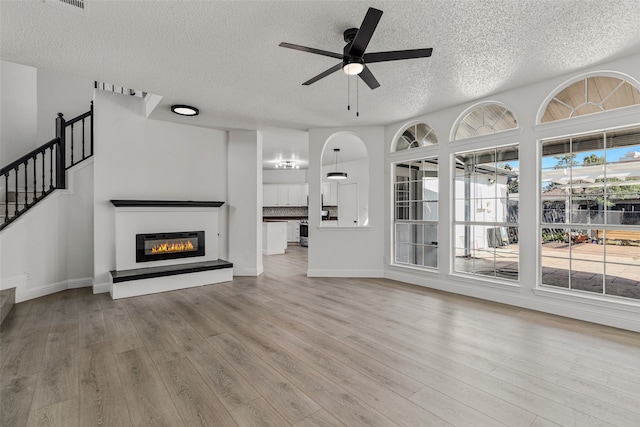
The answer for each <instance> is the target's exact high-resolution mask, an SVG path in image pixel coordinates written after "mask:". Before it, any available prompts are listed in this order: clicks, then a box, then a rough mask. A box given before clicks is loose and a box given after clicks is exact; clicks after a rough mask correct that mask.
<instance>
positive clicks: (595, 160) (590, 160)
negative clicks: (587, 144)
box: [582, 153, 604, 166]
mask: <svg viewBox="0 0 640 427" xmlns="http://www.w3.org/2000/svg"><path fill="white" fill-rule="evenodd" d="M603 163H604V157H599V156H598V155H596V154H593V153H592V154H591V155H590V156H585V157H584V159H582V165H583V166H589V165H601V164H603Z"/></svg>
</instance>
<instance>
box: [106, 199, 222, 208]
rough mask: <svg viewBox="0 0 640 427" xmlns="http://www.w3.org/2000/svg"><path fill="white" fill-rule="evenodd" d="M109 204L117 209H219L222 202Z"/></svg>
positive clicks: (118, 202) (155, 201) (152, 201)
mask: <svg viewBox="0 0 640 427" xmlns="http://www.w3.org/2000/svg"><path fill="white" fill-rule="evenodd" d="M111 204H112V205H113V206H115V207H117V208H129V207H145V208H147V207H154V208H194V207H195V208H219V207H220V206H222V205H223V204H224V202H214V201H208V200H111Z"/></svg>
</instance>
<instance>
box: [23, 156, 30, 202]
mask: <svg viewBox="0 0 640 427" xmlns="http://www.w3.org/2000/svg"><path fill="white" fill-rule="evenodd" d="M27 169H29V160H27V161H25V162H24V207H25V208H26V207H27V206H29V203H28V202H29V199H28V198H27V195H28V194H29V192H28V191H27V189H28V188H29V185H28V183H29V178H27V174H28V172H29V171H28V170H27Z"/></svg>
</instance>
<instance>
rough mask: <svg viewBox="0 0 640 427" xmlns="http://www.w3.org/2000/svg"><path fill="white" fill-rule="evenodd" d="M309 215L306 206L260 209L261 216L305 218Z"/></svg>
mask: <svg viewBox="0 0 640 427" xmlns="http://www.w3.org/2000/svg"><path fill="white" fill-rule="evenodd" d="M308 215H309V208H307V207H306V206H294V207H287V206H269V207H263V208H262V216H267V217H268V216H293V217H301V216H303V217H306V216H308Z"/></svg>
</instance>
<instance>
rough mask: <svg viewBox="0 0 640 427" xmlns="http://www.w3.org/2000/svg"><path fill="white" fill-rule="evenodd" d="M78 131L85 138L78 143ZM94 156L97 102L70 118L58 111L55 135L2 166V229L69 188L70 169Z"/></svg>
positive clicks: (0, 181) (0, 172)
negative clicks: (53, 193) (55, 191)
mask: <svg viewBox="0 0 640 427" xmlns="http://www.w3.org/2000/svg"><path fill="white" fill-rule="evenodd" d="M87 122H88V125H87ZM87 128H88V129H87ZM87 131H88V135H87ZM78 133H80V135H79V137H80V139H81V140H80V141H78V142H77V143H76V138H77V135H76V134H78ZM91 156H93V102H91V108H90V109H89V111H87V112H86V113H83V114H80V115H79V116H78V117H75V118H73V119H71V120H69V121H66V120H65V119H64V116H63V114H62V113H58V117H57V118H56V137H55V138H53V139H52V140H51V141H49V142H47V143H46V144H44V145H41V146H40V147H38V148H36V149H35V150H33V151H31V152H29V153H27V154H25V155H24V156H22V157H20V158H19V159H17V160H15V161H13V162H11V163H9V164H8V165H6V166H4V167H3V168H2V169H0V186H1V185H2V184H4V185H3V186H4V194H0V200H2V202H3V204H4V212H0V215H1V216H3V217H4V220H3V221H1V222H0V230H2V229H3V228H4V227H6V226H7V225H9V224H10V223H12V222H13V221H15V220H16V219H17V218H19V217H20V216H21V215H22V214H24V213H25V212H26V211H27V210H29V209H30V208H31V207H33V206H35V205H36V203H38V202H39V201H40V200H42V199H44V198H45V197H46V196H47V195H49V194H50V193H52V192H53V191H54V190H55V189H57V188H67V182H66V171H67V169H69V168H71V167H72V166H74V165H77V164H78V163H80V162H81V161H83V160H85V159H88V158H89V157H91Z"/></svg>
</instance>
